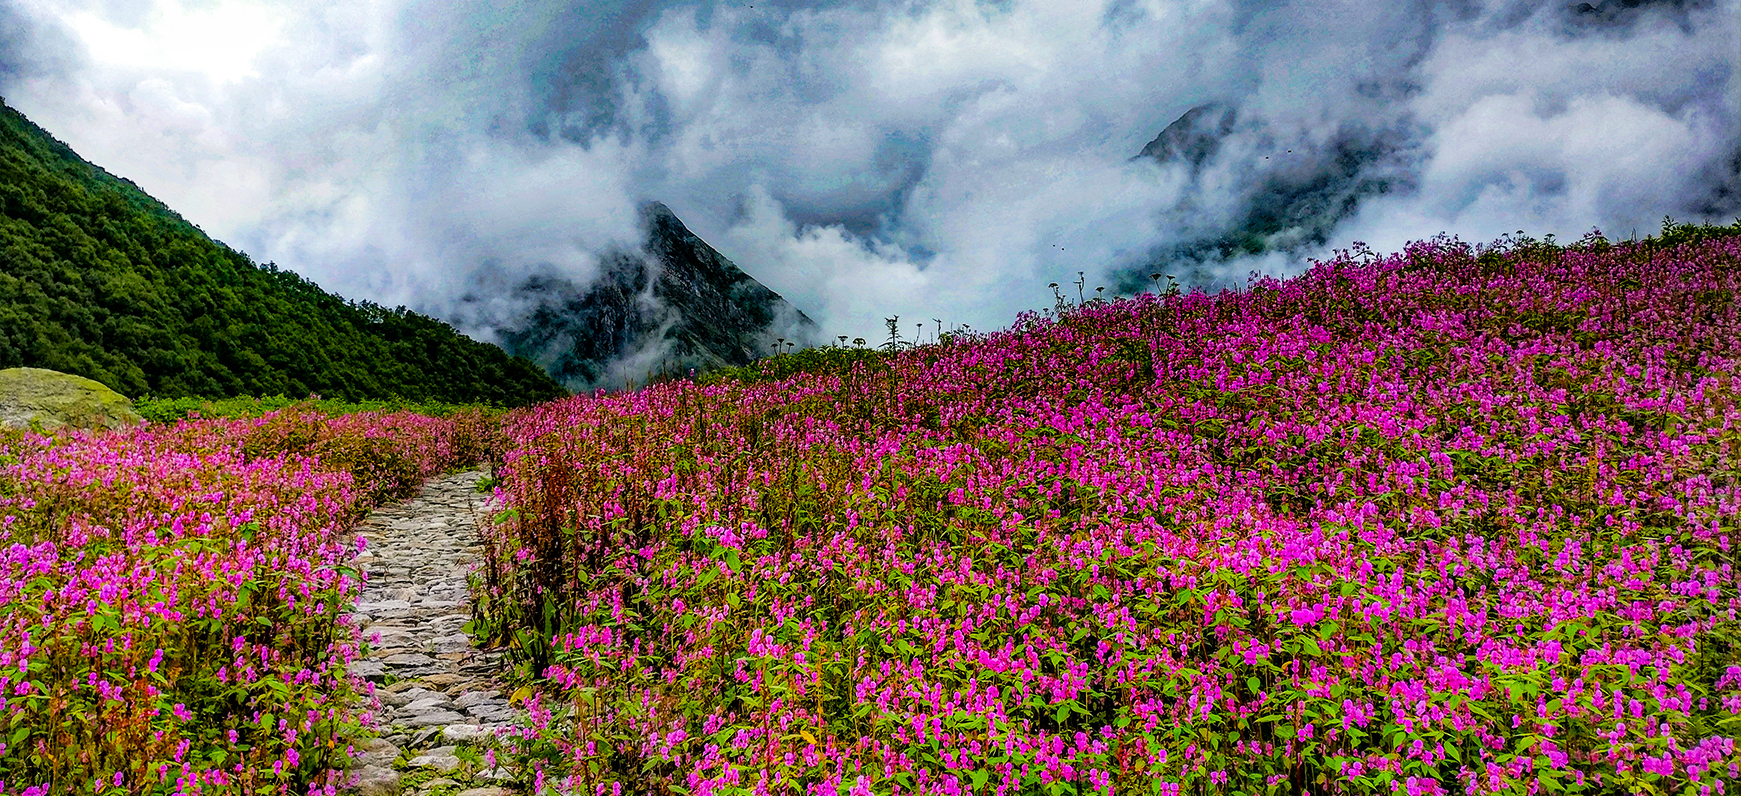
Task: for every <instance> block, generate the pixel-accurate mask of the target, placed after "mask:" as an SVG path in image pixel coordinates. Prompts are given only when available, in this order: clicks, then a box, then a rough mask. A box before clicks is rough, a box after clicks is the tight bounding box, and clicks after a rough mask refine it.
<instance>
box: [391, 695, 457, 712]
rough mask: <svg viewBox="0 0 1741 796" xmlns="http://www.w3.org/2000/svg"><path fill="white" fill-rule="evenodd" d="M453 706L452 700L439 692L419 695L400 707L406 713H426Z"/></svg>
mask: <svg viewBox="0 0 1741 796" xmlns="http://www.w3.org/2000/svg"><path fill="white" fill-rule="evenodd" d="M452 706H453V702H452V700H449V699H448V698H447V697H444V696H442V695H440V694H435V695H432V696H426V697H420V698H418V699H416V700H413V701H412V702H409V703H407V704H405V705H404V706H403V707H402V709H403V710H404V711H405V712H406V713H428V712H430V711H432V710H447V709H448V708H450V707H452Z"/></svg>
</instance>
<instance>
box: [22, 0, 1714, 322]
mask: <svg viewBox="0 0 1741 796" xmlns="http://www.w3.org/2000/svg"><path fill="white" fill-rule="evenodd" d="M1573 5H1575V4H1566V5H1564V6H1560V5H1541V4H1536V3H1521V2H1485V3H1483V2H1477V0H1444V1H1443V2H1427V1H1425V0H1423V1H1422V2H1413V3H1401V4H1389V5H1384V4H1380V5H1376V6H1375V5H1373V4H1371V3H1364V2H1353V1H1352V0H1315V1H1313V2H1306V1H1304V0H1298V1H1296V2H1283V3H1260V2H1257V1H1256V0H1230V1H1226V2H1219V1H1212V0H1176V1H1174V2H1163V1H1162V0H1147V1H1146V2H1143V1H1138V0H1111V2H1099V3H1060V2H1052V1H1050V0H1007V2H973V1H972V0H952V1H949V2H937V3H923V4H921V3H909V2H874V0H864V1H863V2H851V3H835V4H825V3H805V2H798V1H797V0H772V1H771V2H756V3H754V4H753V6H752V5H751V4H749V3H730V4H727V3H717V2H714V3H708V2H704V3H699V4H697V3H682V4H679V3H670V2H660V0H634V1H632V2H631V0H613V1H611V2H587V3H581V2H572V3H556V2H545V3H537V2H530V3H524V4H521V5H517V6H504V5H501V4H497V3H488V2H469V3H433V2H412V1H411V0H370V1H369V2H361V1H360V0H338V1H337V2H324V1H323V2H312V1H310V2H271V3H269V2H260V1H259V0H210V1H209V2H195V1H194V0H141V1H140V2H129V1H128V0H90V1H89V2H79V1H78V0H67V1H64V2H63V1H60V0H54V1H51V0H0V93H3V94H4V96H5V98H6V101H7V102H8V103H10V104H12V105H13V106H15V107H17V108H19V109H20V110H22V111H23V112H24V113H25V114H26V115H28V116H30V117H31V118H32V119H33V120H35V121H37V122H38V123H39V124H42V125H43V126H44V127H46V128H47V129H48V130H49V131H50V132H52V133H54V134H55V135H56V136H58V137H60V138H61V139H62V140H64V141H66V142H67V143H68V144H70V145H71V146H72V147H73V148H74V149H76V150H78V151H79V152H80V153H81V154H83V155H85V156H86V157H87V158H89V159H91V160H92V161H94V162H96V163H98V164H100V165H103V166H105V167H106V168H108V169H110V170H111V171H114V172H116V173H118V174H120V175H122V176H126V177H129V178H131V179H133V180H134V181H136V182H137V183H139V184H140V185H141V186H142V187H144V188H145V189H146V190H147V191H149V192H151V193H152V194H154V195H155V196H157V197H158V198H160V199H162V200H164V201H165V202H166V203H168V204H169V205H170V206H171V207H173V208H176V209H177V210H179V211H181V212H182V213H183V214H184V215H186V216H187V217H188V218H189V219H191V220H192V221H194V222H195V223H197V224H199V225H200V226H201V227H202V228H204V229H205V230H206V231H207V232H209V233H211V234H213V235H214V236H216V237H218V238H220V239H222V240H225V241H226V242H229V243H230V244H232V245H234V246H236V247H238V248H240V249H242V250H244V251H247V252H248V253H249V254H251V255H252V256H253V257H255V258H256V259H257V260H261V261H266V260H273V261H276V262H277V263H278V264H279V265H281V266H284V267H288V268H291V269H293V270H296V271H298V272H300V273H302V274H304V275H306V276H308V277H310V278H312V279H314V280H315V281H317V282H319V283H320V284H322V285H323V286H325V287H327V288H329V289H332V290H336V291H338V292H341V293H343V294H345V295H348V296H352V297H356V298H367V299H371V300H375V301H378V302H381V303H386V304H389V305H391V304H400V303H403V304H407V305H410V306H413V307H415V308H418V309H422V310H425V311H428V312H431V313H433V314H436V315H438V316H446V317H450V318H455V319H456V320H459V321H461V322H462V323H463V324H465V325H466V327H467V328H469V329H471V330H472V331H474V332H478V333H480V334H487V332H488V330H489V329H490V328H491V327H492V326H493V325H496V324H498V323H500V322H503V321H506V320H509V319H510V318H511V316H512V315H513V313H514V312H515V311H517V310H516V308H515V307H514V306H512V303H511V302H505V301H504V302H495V303H492V302H490V301H488V300H487V298H488V297H487V296H486V297H485V299H486V300H484V301H481V302H478V301H474V302H472V303H470V304H468V305H466V306H469V307H472V308H473V310H474V311H475V310H477V309H478V308H483V310H484V316H474V317H467V318H459V317H458V316H457V315H456V313H457V312H459V309H458V308H459V307H460V302H459V301H458V299H459V298H460V296H461V294H464V293H467V292H470V293H472V294H473V296H474V298H476V294H477V292H478V291H480V290H481V291H485V292H487V291H489V290H491V289H492V288H501V289H503V291H504V294H505V293H506V288H507V287H508V286H509V285H510V283H511V282H513V280H514V279H515V278H516V276H517V275H519V274H524V273H528V272H531V271H533V270H538V269H544V270H555V271H557V272H560V273H563V274H566V275H568V276H570V277H572V278H575V279H580V280H584V279H586V278H587V277H588V276H589V274H590V273H591V271H592V269H593V268H595V267H596V266H595V264H596V262H597V257H598V255H599V254H600V253H601V252H603V251H605V250H606V249H609V248H610V247H612V246H622V245H633V243H634V242H635V241H636V240H637V239H638V235H639V233H638V232H637V231H636V230H635V229H634V226H635V219H636V214H635V207H636V205H637V204H638V203H639V202H641V201H644V200H649V199H657V200H661V201H664V202H665V203H667V204H668V205H670V206H671V207H672V209H673V210H674V211H676V212H677V214H678V215H679V216H680V217H681V218H682V219H683V220H684V221H685V223H687V224H688V225H689V226H690V227H691V228H692V229H693V230H695V231H696V233H697V234H699V235H700V236H701V237H702V238H704V239H705V240H707V241H709V242H710V243H712V244H713V245H714V246H715V247H717V248H719V249H720V250H721V251H722V252H723V253H724V254H726V255H727V256H728V257H730V258H732V259H733V260H734V261H735V262H737V263H738V264H739V265H740V266H742V267H743V268H744V269H745V270H746V271H748V272H749V273H750V274H752V275H754V276H755V277H757V278H758V279H760V280H761V281H762V282H764V283H765V284H767V285H768V286H769V287H771V288H773V289H774V290H776V291H777V292H780V293H781V294H782V295H785V296H786V297H787V298H789V299H790V300H792V301H793V302H794V303H796V304H797V305H798V306H799V307H801V308H803V309H804V310H805V311H806V312H808V313H809V314H811V315H812V316H813V317H815V318H816V319H817V320H818V321H820V322H821V323H822V325H823V330H824V334H826V335H828V336H830V337H832V336H833V335H835V334H846V335H849V336H864V337H869V338H875V337H878V336H880V335H881V334H882V333H883V329H882V324H881V319H882V318H885V317H888V316H890V315H894V314H899V315H901V316H902V318H903V325H905V321H906V320H907V319H911V320H913V321H921V320H922V321H924V322H926V323H927V326H929V325H930V324H929V322H930V319H932V318H942V319H944V320H945V323H946V324H950V325H954V324H961V323H966V324H971V325H972V326H974V327H975V328H987V329H989V328H996V327H1001V326H1003V325H1006V324H1007V323H1009V322H1010V321H1011V320H1012V319H1013V317H1014V316H1015V314H1016V313H1017V312H1019V311H1020V310H1023V309H1031V308H1038V307H1043V306H1046V305H1048V304H1049V303H1050V292H1049V291H1048V290H1047V289H1046V288H1045V285H1046V283H1047V282H1051V281H1058V282H1070V281H1073V280H1074V278H1075V274H1076V271H1078V270H1082V271H1086V272H1087V273H1088V279H1089V280H1090V282H1089V289H1090V290H1092V288H1093V286H1094V285H1096V284H1111V280H1113V279H1114V278H1115V274H1114V273H1113V272H1114V271H1116V270H1117V269H1119V268H1121V267H1125V266H1129V265H1131V264H1132V263H1136V262H1139V261H1140V260H1141V259H1142V258H1143V257H1144V256H1145V255H1146V253H1149V252H1152V251H1155V250H1157V248H1160V247H1166V246H1168V245H1172V244H1175V243H1179V242H1182V241H1188V240H1191V239H1194V238H1202V237H1204V236H1213V235H1215V234H1218V233H1221V232H1225V231H1227V230H1229V229H1230V228H1232V227H1234V226H1237V225H1238V224H1240V223H1242V221H1243V220H1249V218H1250V217H1251V215H1252V210H1251V208H1252V207H1254V206H1255V205H1254V202H1256V201H1258V199H1260V198H1261V196H1262V195H1264V194H1265V192H1266V191H1268V192H1271V193H1273V192H1274V190H1275V188H1274V186H1275V185H1277V184H1280V183H1286V184H1306V183H1309V182H1310V181H1311V180H1312V179H1314V178H1315V177H1316V176H1318V175H1322V174H1326V173H1331V172H1335V171H1336V170H1337V169H1338V168H1342V167H1341V166H1338V163H1339V161H1338V158H1339V157H1343V158H1345V157H1346V156H1347V153H1348V152H1350V151H1359V152H1369V153H1377V154H1374V155H1372V159H1371V162H1364V161H1363V162H1362V163H1360V164H1359V165H1357V166H1355V167H1352V171H1348V170H1347V169H1344V171H1346V172H1347V173H1350V174H1354V175H1356V176H1357V177H1359V178H1361V179H1366V178H1371V179H1380V178H1382V180H1384V181H1385V182H1386V183H1387V184H1389V185H1390V186H1391V187H1390V188H1389V189H1388V192H1386V193H1383V194H1371V193H1367V194H1361V195H1360V196H1359V197H1358V208H1357V209H1356V211H1355V212H1353V213H1352V214H1350V215H1349V216H1348V217H1347V218H1346V219H1345V220H1343V221H1341V222H1340V223H1339V224H1338V225H1336V226H1335V227H1334V229H1333V230H1332V231H1331V232H1330V234H1329V235H1328V239H1327V240H1326V242H1325V245H1324V246H1321V247H1310V246H1308V247H1306V248H1304V249H1301V250H1299V251H1297V252H1295V253H1294V254H1291V255H1288V256H1282V255H1276V254H1271V255H1267V256H1265V257H1262V258H1253V259H1250V260H1245V261H1239V262H1234V263H1231V264H1228V265H1227V266H1226V268H1225V269H1223V270H1224V271H1225V272H1228V273H1235V274H1240V275H1243V274H1244V273H1245V272H1246V271H1248V270H1250V269H1252V268H1264V269H1269V270H1289V269H1291V268H1295V267H1298V264H1299V262H1300V261H1301V258H1303V257H1305V256H1308V255H1313V254H1316V255H1322V254H1324V253H1326V251H1327V250H1328V249H1329V248H1339V247H1346V246H1347V245H1348V244H1349V243H1350V242H1351V241H1353V240H1356V239H1359V240H1364V241H1367V242H1369V243H1371V244H1372V245H1373V246H1374V247H1376V248H1379V249H1381V250H1383V249H1391V248H1395V247H1397V246H1400V245H1401V244H1402V243H1403V242H1405V241H1407V240H1411V239H1421V238H1426V237H1430V236H1432V235H1434V234H1436V233H1438V232H1441V231H1443V232H1450V233H1453V234H1457V235H1460V236H1462V237H1464V238H1465V239H1466V240H1472V241H1475V240H1490V239H1492V238H1493V237H1495V236H1497V235H1499V234H1501V233H1504V232H1510V231H1515V230H1518V229H1525V230H1527V231H1529V232H1530V233H1531V234H1537V235H1539V234H1542V233H1548V232H1552V233H1554V234H1556V235H1557V236H1559V237H1561V238H1563V239H1570V238H1576V237H1577V236H1579V235H1581V234H1583V233H1584V232H1587V231H1588V230H1589V229H1590V228H1591V227H1600V228H1601V229H1602V230H1603V231H1605V232H1607V233H1609V234H1611V235H1614V234H1618V235H1625V234H1628V233H1630V232H1631V231H1632V229H1634V228H1636V229H1638V230H1639V232H1640V234H1644V233H1648V232H1652V231H1654V230H1655V229H1656V228H1657V225H1658V224H1659V223H1660V219H1661V218H1662V217H1663V216H1664V215H1674V216H1676V217H1677V218H1680V219H1685V220H1712V221H1723V222H1726V221H1729V220H1731V219H1732V218H1733V217H1734V216H1735V215H1741V200H1738V199H1737V198H1736V197H1737V196H1741V178H1738V177H1737V176H1736V175H1735V173H1734V172H1735V168H1734V167H1733V166H1731V165H1730V164H1731V163H1732V162H1733V161H1734V159H1735V158H1736V155H1737V152H1738V151H1741V150H1738V147H1741V135H1738V134H1737V129H1738V125H1737V120H1738V119H1741V88H1738V85H1741V79H1738V77H1737V76H1736V74H1735V69H1736V65H1737V63H1738V62H1741V33H1738V31H1741V0H1686V1H1684V2H1647V3H1645V4H1644V5H1643V6H1641V7H1638V8H1633V9H1625V8H1620V7H1619V6H1620V4H1619V3H1608V4H1605V5H1603V6H1602V7H1601V8H1599V9H1597V10H1596V12H1595V13H1583V14H1580V13H1578V11H1577V10H1576V9H1575V8H1573V7H1572V6H1573ZM1609 6H1613V7H1609ZM1210 101H1218V102H1222V103H1227V104H1229V105H1232V106H1235V107H1237V108H1239V115H1240V119H1241V123H1240V125H1239V127H1238V129H1236V130H1235V132H1234V133H1233V134H1232V136H1231V137H1229V138H1228V139H1227V140H1226V141H1225V142H1223V145H1222V146H1221V148H1220V150H1219V153H1218V154H1217V156H1216V157H1215V158H1214V159H1213V160H1212V161H1211V162H1209V163H1207V164H1205V166H1204V168H1203V169H1202V171H1201V174H1200V175H1198V176H1197V177H1196V178H1195V179H1193V178H1192V177H1191V176H1190V175H1189V174H1188V173H1187V172H1186V170H1185V169H1184V168H1182V167H1178V166H1159V165H1156V164H1154V163H1152V162H1147V161H1144V162H1131V161H1130V158H1131V156H1133V155H1135V154H1136V153H1137V152H1138V151H1139V150H1141V149H1142V147H1143V145H1144V144H1145V143H1146V142H1148V141H1149V140H1150V139H1151V138H1153V137H1154V136H1155V135H1156V134H1157V133H1158V132H1159V131H1160V130H1161V129H1162V128H1164V127H1166V126H1167V124H1168V123H1170V122H1171V121H1173V120H1174V119H1175V118H1177V117H1178V116H1179V115H1180V114H1181V113H1183V112H1184V111H1185V110H1187V109H1189V108H1191V107H1193V106H1196V105H1199V104H1202V103H1205V102H1210ZM1351 147H1352V148H1351ZM1290 180H1291V181H1292V182H1289V181H1290ZM1278 181H1280V183H1278ZM1725 188H1726V189H1727V191H1728V193H1724V190H1725ZM910 331H911V327H907V328H906V329H904V330H903V333H904V334H905V333H907V332H910Z"/></svg>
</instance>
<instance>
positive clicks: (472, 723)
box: [351, 470, 518, 796]
mask: <svg viewBox="0 0 1741 796" xmlns="http://www.w3.org/2000/svg"><path fill="white" fill-rule="evenodd" d="M483 477H484V473H482V472H479V471H476V470H473V471H469V472H464V473H457V474H454V475H448V476H443V477H440V478H434V479H431V480H430V481H428V482H427V483H425V484H424V485H423V489H422V491H421V492H420V493H419V494H418V495H417V496H416V497H413V498H411V499H410V500H406V501H402V502H400V503H395V504H392V505H390V506H384V507H382V508H380V509H378V510H376V511H375V512H374V513H373V514H371V515H370V516H369V518H368V519H367V520H365V521H364V522H363V524H362V525H361V526H360V527H359V528H358V529H357V532H358V534H360V535H361V536H363V537H364V538H366V539H368V547H367V548H366V549H365V550H364V551H363V552H362V553H361V554H360V555H359V556H358V557H357V560H356V561H355V564H356V566H357V567H358V568H360V569H363V570H365V571H366V572H367V573H368V583H367V585H366V587H365V588H364V589H363V593H362V595H361V596H360V597H359V598H358V600H357V607H356V612H355V617H356V619H357V621H358V623H359V624H360V625H361V626H362V627H363V636H364V637H365V638H368V639H370V640H371V642H372V644H373V648H372V649H371V650H370V653H369V655H367V656H366V657H365V658H363V659H362V660H360V661H358V662H356V663H354V664H352V666H351V671H353V672H355V673H357V674H359V675H362V676H364V677H366V678H367V679H368V680H369V681H371V682H372V683H373V684H374V687H375V694H374V695H375V697H376V698H377V699H379V706H378V708H377V709H376V710H375V718H376V725H377V727H378V729H379V731H380V733H381V738H379V739H376V740H372V741H368V742H366V743H365V744H364V745H362V746H361V749H362V750H363V754H362V756H361V757H362V759H361V761H359V764H358V767H357V768H356V769H354V770H353V772H352V773H353V774H355V775H356V779H355V782H354V784H353V785H352V788H351V789H352V792H354V793H358V794H363V795H364V796H395V795H396V794H407V795H408V796H419V795H427V796H448V795H449V794H458V795H459V796H508V795H509V794H512V793H515V792H517V791H516V790H515V789H514V785H513V782H512V781H511V777H510V776H509V774H508V773H507V772H505V771H503V770H502V769H500V768H486V767H485V765H484V764H483V763H482V762H481V761H480V760H479V754H481V751H482V744H483V743H485V741H486V739H487V737H488V736H489V735H490V734H491V733H492V731H493V730H495V729H496V728H498V727H501V726H503V725H507V724H512V723H513V722H514V721H515V720H516V716H517V713H518V711H517V709H516V708H514V707H513V706H511V705H510V704H509V702H508V698H507V697H506V696H505V694H504V690H503V688H502V686H501V685H500V684H498V683H497V681H496V679H495V677H494V674H495V673H496V672H497V671H499V670H500V667H501V663H500V661H499V657H500V653H491V652H484V651H481V650H476V649H472V648H471V645H470V644H469V642H468V639H467V638H466V635H465V633H464V632H463V631H462V630H461V628H462V627H463V626H464V625H465V623H466V622H467V621H469V620H470V619H471V613H470V611H471V609H470V607H469V604H468V602H467V594H466V573H467V572H468V571H469V570H470V569H471V567H472V566H473V565H475V564H477V563H479V562H480V561H482V557H483V547H482V544H481V543H480V541H479V539H478V536H477V524H476V523H477V522H478V521H479V520H480V519H481V518H482V512H483V510H484V507H483V504H484V500H485V496H484V495H482V494H479V493H478V492H477V489H476V487H477V483H478V481H479V479H481V478H483ZM377 635H378V636H379V640H378V641H377V640H374V639H375V637H376V636H377ZM468 749H469V750H470V751H469V752H468Z"/></svg>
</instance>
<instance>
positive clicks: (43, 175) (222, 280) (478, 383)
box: [0, 101, 566, 405]
mask: <svg viewBox="0 0 1741 796" xmlns="http://www.w3.org/2000/svg"><path fill="white" fill-rule="evenodd" d="M17 366H30V367H42V368H51V369H53V370H59V371H64V372H67V373H76V374H78V375H81V376H86V377H89V378H92V379H95V380H97V381H100V382H102V383H104V384H107V385H109V386H110V387H112V388H114V389H115V390H117V391H119V392H121V393H122V394H125V395H128V396H134V397H137V396H141V395H146V394H150V395H157V396H163V397H180V396H206V397H225V396H235V395H289V396H305V395H308V394H310V393H318V394H320V395H323V396H326V397H329V398H340V399H346V400H368V399H392V398H399V399H408V400H414V401H444V402H451V403H472V402H485V403H494V404H502V405H522V404H527V403H532V402H536V401H541V400H547V399H550V398H553V397H557V396H560V395H564V394H566V393H565V391H564V390H563V389H562V388H561V387H560V386H559V385H557V384H556V383H555V382H554V381H552V380H551V379H550V378H549V377H548V376H547V375H545V374H544V372H543V371H541V370H539V369H538V367H537V366H535V365H533V364H531V363H530V362H527V361H526V360H524V359H519V358H515V357H510V356H508V355H507V354H506V353H504V352H503V351H502V350H501V349H499V348H497V347H495V346H492V345H488V344H485V343H480V342H477V341H475V340H472V339H470V338H467V337H465V336H464V335H461V334H459V332H457V331H456V330H455V329H454V328H453V327H451V326H449V325H447V324H445V323H442V322H441V321H438V320H435V319H433V318H430V317H427V316H424V315H419V314H417V313H414V312H410V311H407V310H406V309H405V308H403V307H400V308H397V309H387V308H385V307H380V306H377V305H374V304H370V303H368V302H361V303H355V302H347V301H345V300H343V299H341V298H339V297H338V296H335V295H333V294H331V293H327V292H326V291H324V290H321V289H320V288H319V287H318V286H316V285H315V284H314V283H312V282H309V281H308V280H305V279H303V278H302V277H300V276H297V275H296V274H293V273H290V272H288V271H283V270H279V269H278V268H276V267H275V266H273V265H271V264H267V265H264V266H261V265H256V264H255V263H254V262H252V261H251V260H249V259H248V257H247V256H246V255H244V254H242V253H240V252H237V251H235V250H233V249H231V248H229V247H228V246H225V245H224V244H222V243H219V242H217V241H214V240H212V239H211V238H208V237H207V236H206V235H205V234H204V233H203V232H201V231H200V230H199V229H198V228H196V227H194V226H193V225H192V224H189V223H188V222H187V221H186V220H184V219H182V218H181V217H180V216H179V215H177V214H176V213H175V212H174V211H172V210H170V209H169V208H167V207H165V206H164V205H163V204H162V203H160V202H158V201H156V200H155V199H152V198H151V197H150V196H147V195H146V194H145V193H144V192H143V191H141V190H139V188H138V186H135V185H134V184H133V183H131V182H129V181H127V180H124V179H120V178H117V177H115V176H114V175H111V174H109V173H108V172H106V171H104V170H102V169H101V168H98V167H97V166H94V165H92V164H90V163H87V162H85V161H84V160H83V159H81V158H80V157H79V156H78V155H77V154H75V153H74V152H73V151H72V150H71V149H69V148H68V147H67V146H66V145H64V144H62V143H61V142H59V141H56V140H55V139H54V138H53V137H51V136H49V135H48V133H46V132H44V131H43V130H42V129H41V128H39V127H37V126H36V125H35V124H32V123H31V122H30V121H29V120H28V119H26V118H24V116H23V115H22V114H19V113H18V112H17V111H15V110H13V109H12V108H10V107H7V106H6V105H5V104H4V102H3V101H0V367H17Z"/></svg>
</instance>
